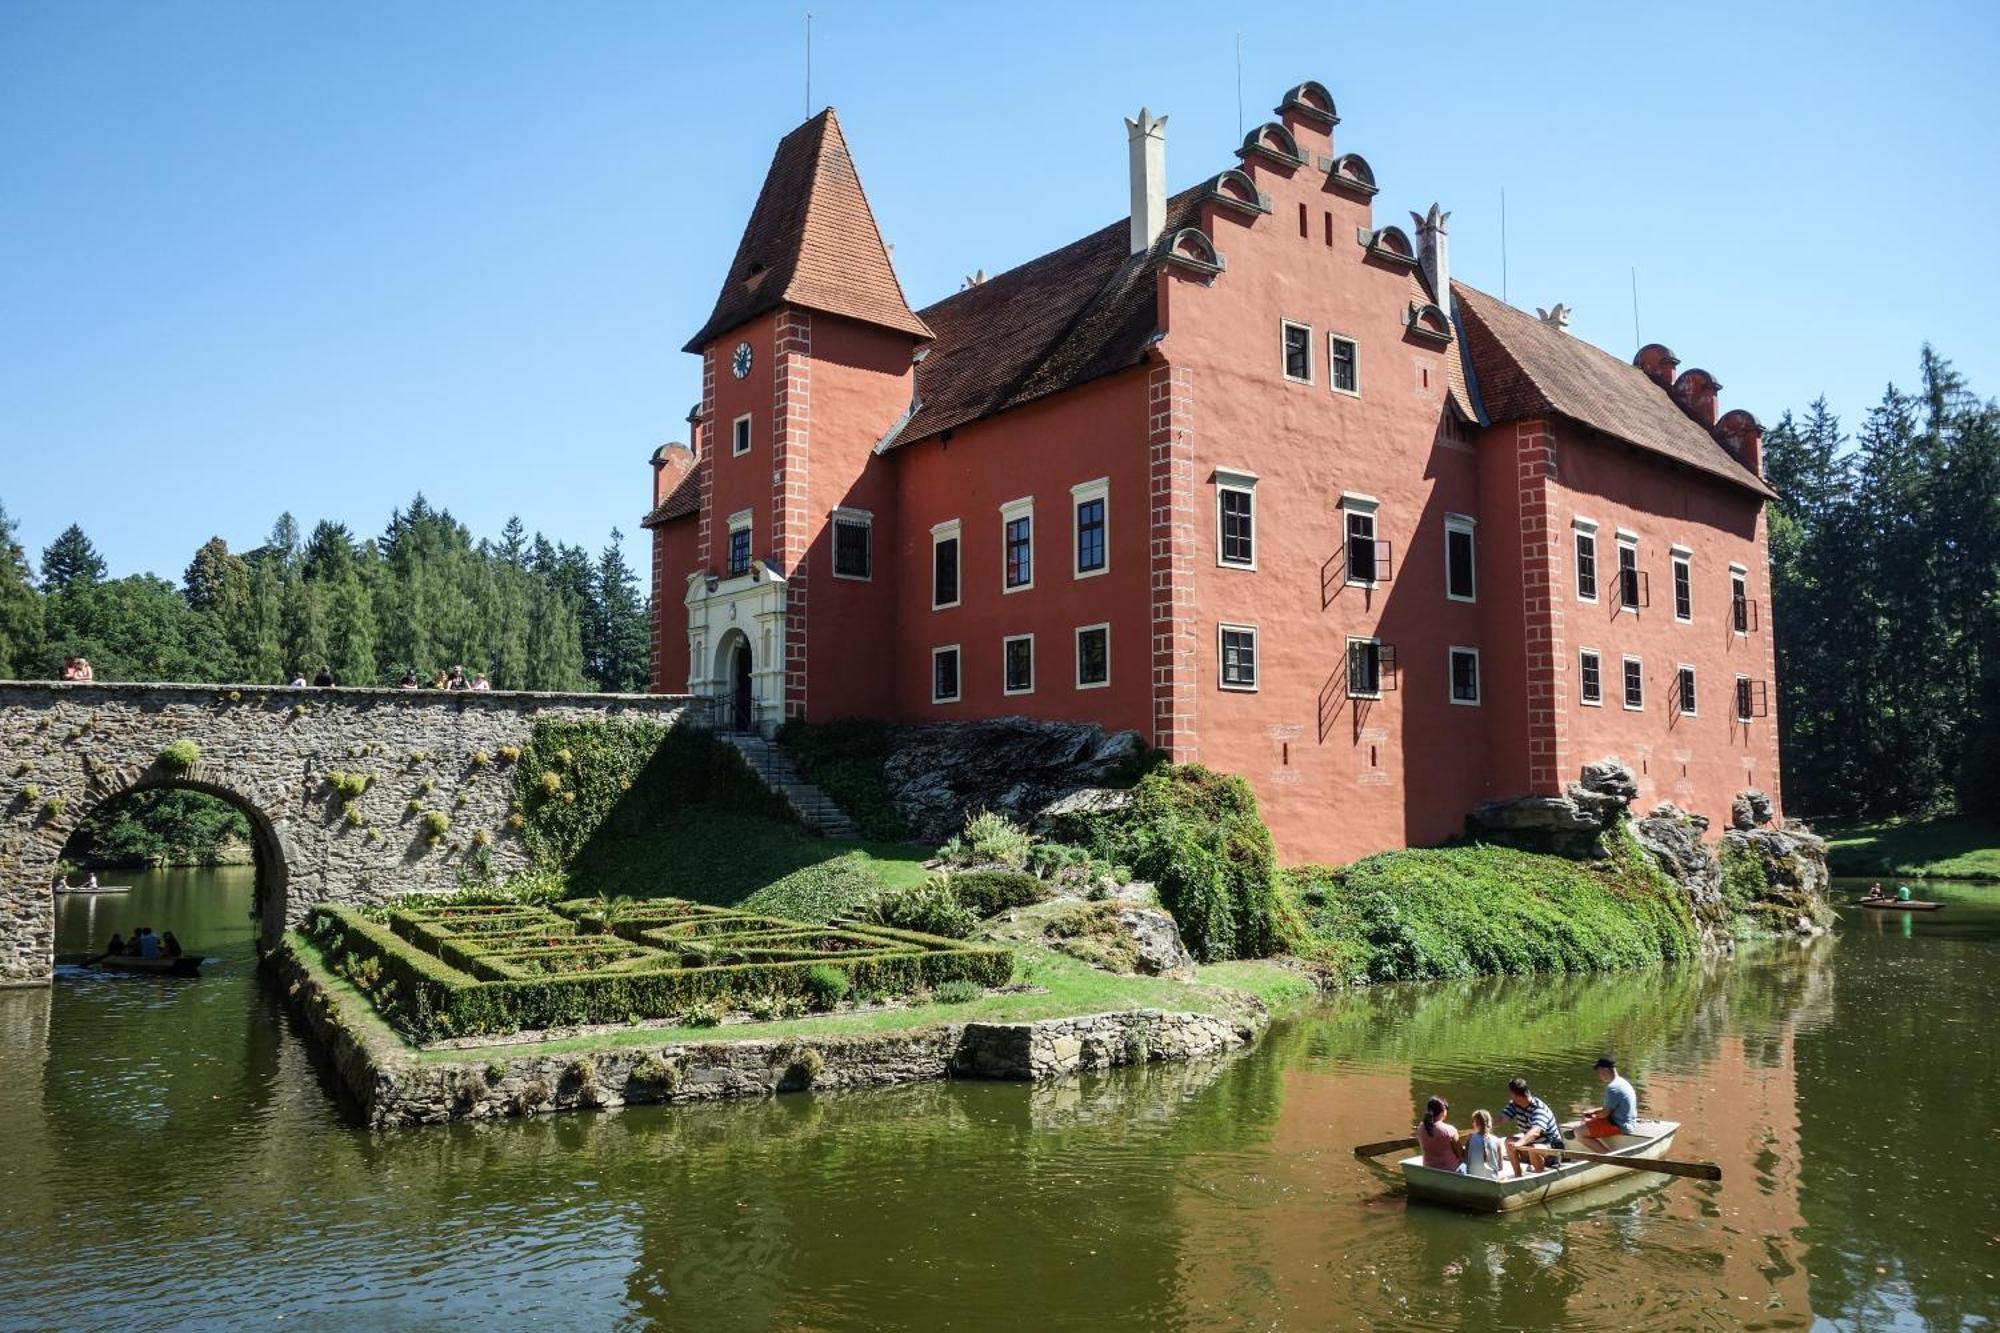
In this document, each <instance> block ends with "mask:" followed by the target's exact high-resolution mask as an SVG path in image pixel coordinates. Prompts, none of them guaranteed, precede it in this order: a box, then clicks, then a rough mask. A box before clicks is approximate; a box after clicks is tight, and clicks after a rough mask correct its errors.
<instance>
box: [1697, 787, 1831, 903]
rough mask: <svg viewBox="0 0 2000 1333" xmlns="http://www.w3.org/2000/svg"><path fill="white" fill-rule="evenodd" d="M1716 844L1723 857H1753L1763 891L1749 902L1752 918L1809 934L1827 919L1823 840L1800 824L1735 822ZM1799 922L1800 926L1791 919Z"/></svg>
mask: <svg viewBox="0 0 2000 1333" xmlns="http://www.w3.org/2000/svg"><path fill="white" fill-rule="evenodd" d="M1750 794H1751V793H1748V792H1746V793H1745V795H1746V796H1747V795H1750ZM1755 794H1756V795H1758V796H1762V795H1763V793H1761V792H1758V793H1755ZM1738 799H1739V800H1741V799H1742V798H1740V797H1739V798H1738ZM1766 808H1767V809H1768V808H1769V802H1768V800H1767V801H1766ZM1722 846H1723V854H1724V855H1725V856H1750V857H1755V858H1756V859H1757V862H1758V863H1759V865H1760V866H1761V867H1762V868H1763V871H1764V884H1765V891H1764V893H1763V895H1762V896H1761V897H1760V898H1759V899H1758V900H1757V901H1756V902H1755V903H1752V904H1750V906H1751V908H1752V911H1753V912H1754V914H1755V916H1756V917H1757V919H1759V920H1760V921H1763V922H1765V923H1766V924H1770V925H1772V926H1773V928H1775V929H1778V930H1780V931H1781V932H1782V931H1784V930H1786V929H1791V930H1797V931H1798V932H1799V933H1801V934H1810V935H1816V934H1819V933H1820V932H1821V931H1823V930H1825V929H1827V928H1828V927H1830V926H1831V925H1832V924H1833V903H1832V901H1831V898H1830V896H1829V895H1830V891H1831V889H1832V887H1833V873H1832V871H1831V870H1830V869H1829V868H1828V866H1827V861H1826V840H1825V839H1823V838H1820V837H1817V836H1815V835H1813V834H1811V833H1807V832H1805V831H1804V830H1803V829H1767V828H1748V829H1746V828H1740V827H1739V828H1733V829H1731V830H1729V832H1727V833H1725V834H1723V835H1722ZM1801 921H1803V922H1804V925H1803V926H1800V925H1798V924H1797V923H1799V922H1801Z"/></svg>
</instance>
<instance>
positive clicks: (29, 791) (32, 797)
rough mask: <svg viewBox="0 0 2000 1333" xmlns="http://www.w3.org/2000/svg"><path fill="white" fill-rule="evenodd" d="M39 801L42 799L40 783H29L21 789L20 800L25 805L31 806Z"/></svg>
mask: <svg viewBox="0 0 2000 1333" xmlns="http://www.w3.org/2000/svg"><path fill="white" fill-rule="evenodd" d="M41 799H42V788H41V784H40V783H36V782H30V783H28V784H27V785H26V786H24V787H22V788H21V800H22V801H23V802H25V803H26V804H28V805H33V804H34V803H35V802H36V801H39V800H41Z"/></svg>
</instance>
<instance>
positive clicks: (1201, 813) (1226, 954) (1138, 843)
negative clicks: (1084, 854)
mask: <svg viewBox="0 0 2000 1333" xmlns="http://www.w3.org/2000/svg"><path fill="white" fill-rule="evenodd" d="M1071 832H1072V835H1073V836H1081V837H1082V838H1083V839H1084V840H1085V845H1086V846H1088V847H1089V849H1090V851H1091V853H1092V854H1093V855H1094V856H1096V857H1097V858H1098V859H1099V860H1101V861H1106V862H1111V863H1115V864H1117V865H1123V866H1129V867H1131V869H1132V871H1133V873H1135V874H1137V875H1138V876H1139V877H1140V878H1142V879H1148V880H1151V881H1152V882H1153V883H1154V885H1156V886H1157V887H1158V889H1159V891H1160V902H1161V904H1162V905H1163V906H1164V907H1165V908H1166V909H1167V911H1168V912H1170V913H1172V914H1173V918H1174V920H1175V922H1176V923H1177V924H1178V925H1179V926H1180V930H1181V937H1182V938H1183V939H1184V940H1186V942H1187V946H1188V949H1189V951H1190V952H1192V953H1193V954H1194V955H1195V957H1197V958H1199V959H1201V960H1203V961H1205V962H1212V961H1216V960H1219V959H1224V958H1262V957H1265V956H1267V955H1269V954H1271V953H1274V952H1276V951H1278V950H1279V949H1281V948H1283V947H1285V946H1286V944H1287V943H1288V941H1289V939H1290V936H1291V934H1292V930H1293V928H1294V926H1295V922H1293V921H1292V920H1291V919H1290V918H1288V916H1287V913H1286V909H1285V906H1284V903H1283V901H1282V900H1281V898H1280V896H1279V893H1278V877H1277V851H1276V848H1275V847H1274V846H1273V845H1272V842H1271V832H1270V830H1269V829H1267V828H1266V827H1264V821H1263V820H1262V819H1261V818H1260V817H1259V815H1258V813H1257V798H1256V796H1255V795H1254V794H1253V793H1252V792H1251V790H1250V784H1249V783H1247V782H1245V781H1244V780H1243V779H1242V778H1240V777H1235V776H1231V775H1227V774H1222V773H1216V772H1212V771H1211V770H1209V769H1206V768H1203V767H1201V766H1200V765H1199V764H1189V765H1184V766H1181V767H1174V768H1159V769H1155V770H1154V771H1153V772H1151V773H1149V774H1147V775H1146V777H1144V778H1142V779H1141V780H1140V782H1139V785H1138V786H1136V787H1135V788H1133V792H1132V801H1131V803H1130V804H1128V805H1127V806H1125V807H1124V808H1123V809H1120V810H1114V811H1109V812H1105V813H1102V814H1097V815H1093V816H1090V817H1088V818H1087V819H1085V820H1082V821H1079V823H1078V824H1077V825H1074V826H1072V828H1071Z"/></svg>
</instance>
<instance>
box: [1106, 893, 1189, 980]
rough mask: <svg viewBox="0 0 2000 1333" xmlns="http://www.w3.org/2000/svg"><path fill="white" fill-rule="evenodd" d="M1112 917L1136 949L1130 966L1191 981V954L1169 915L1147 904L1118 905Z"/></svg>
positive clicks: (1151, 975) (1162, 975)
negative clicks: (1135, 905) (1114, 916)
mask: <svg viewBox="0 0 2000 1333" xmlns="http://www.w3.org/2000/svg"><path fill="white" fill-rule="evenodd" d="M1116 920H1117V922H1118V928H1119V929H1120V930H1122V931H1124V932H1125V933H1126V934H1127V935H1128V936H1130V937H1131V940H1132V946H1133V948H1134V949H1135V950H1137V954H1136V956H1135V957H1134V959H1133V967H1134V969H1135V970H1136V971H1137V972H1139V974H1140V975H1142V976H1148V977H1176V978H1179V979H1180V980H1183V981H1193V980H1194V955H1193V954H1191V953H1189V952H1188V947H1187V944H1186V943H1185V942H1184V941H1183V940H1182V939H1181V928H1180V927H1179V926H1177V925H1175V924H1174V919H1173V918H1172V917H1170V916H1168V915H1167V914H1166V913H1165V912H1162V911H1158V910H1156V909H1154V908H1151V907H1120V908H1118V909H1117V917H1116Z"/></svg>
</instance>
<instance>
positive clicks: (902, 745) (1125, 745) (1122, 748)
mask: <svg viewBox="0 0 2000 1333" xmlns="http://www.w3.org/2000/svg"><path fill="white" fill-rule="evenodd" d="M1145 750H1146V745H1145V742H1144V741H1143V740H1141V739H1140V737H1139V735H1138V733H1137V732H1131V731H1117V732H1107V731H1105V730H1104V729H1103V728H1102V727H1099V726H1096V725H1094V724H1091V723H1078V722H1043V721H1037V720H1034V719H1030V718H1021V717H1010V718H995V719H991V720H987V721H979V722H933V723H927V724H925V725H922V726H914V727H899V728H897V729H896V731H895V733H894V735H893V737H892V739H891V741H890V745H889V753H888V757H887V758H886V759H885V760H884V761H883V765H882V772H883V777H884V778H885V779H886V780H887V782H888V785H889V792H890V795H891V797H892V798H893V799H894V800H895V802H896V807H897V809H898V810H900V811H901V812H902V814H903V817H904V819H905V820H907V821H908V823H909V825H910V829H911V832H912V833H913V834H914V835H915V836H916V837H917V838H919V839H921V840H925V841H931V842H942V841H943V840H944V839H946V838H949V837H951V836H952V835H953V834H955V833H957V832H958V831H959V830H960V829H961V828H962V827H964V824H965V820H966V816H968V815H971V814H976V813H978V812H979V811H981V810H993V811H997V812H999V813H1001V814H1005V815H1007V816H1009V817H1010V818H1013V819H1016V820H1020V821H1022V822H1026V821H1028V820H1030V819H1032V818H1034V817H1035V816H1036V815H1037V814H1038V812H1040V811H1042V810H1043V809H1045V808H1046V807H1048V806H1050V805H1052V804H1054V803H1056V802H1058V801H1060V800H1062V799H1063V798H1065V797H1068V796H1070V795H1072V794H1073V793H1077V792H1080V791H1083V790H1086V789H1096V790H1102V789H1105V788H1109V787H1112V786H1113V785H1114V783H1115V781H1116V779H1117V778H1118V777H1119V776H1120V775H1121V773H1122V772H1123V771H1124V770H1128V769H1130V768H1131V767H1132V766H1133V765H1134V764H1135V763H1136V762H1137V761H1138V760H1139V759H1140V758H1141V757H1143V755H1144V754H1145ZM1099 799H1109V798H1103V797H1101V798H1099Z"/></svg>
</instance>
